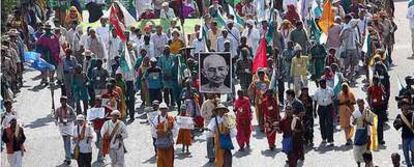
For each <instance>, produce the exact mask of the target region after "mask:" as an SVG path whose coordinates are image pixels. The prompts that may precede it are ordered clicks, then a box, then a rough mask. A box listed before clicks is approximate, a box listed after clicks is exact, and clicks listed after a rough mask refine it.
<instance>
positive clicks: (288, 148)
mask: <svg viewBox="0 0 414 167" xmlns="http://www.w3.org/2000/svg"><path fill="white" fill-rule="evenodd" d="M292 150H293V137H292V136H289V137H283V139H282V151H283V152H284V153H286V154H289V153H291V152H292Z"/></svg>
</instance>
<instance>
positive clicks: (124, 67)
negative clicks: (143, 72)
mask: <svg viewBox="0 0 414 167" xmlns="http://www.w3.org/2000/svg"><path fill="white" fill-rule="evenodd" d="M119 64H120V65H119V67H120V68H121V71H122V72H123V73H126V72H129V71H130V70H133V68H134V66H132V63H131V58H130V57H129V52H128V48H127V44H126V42H124V47H122V52H121V61H120V63H119Z"/></svg>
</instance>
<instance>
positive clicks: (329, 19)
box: [318, 0, 335, 34]
mask: <svg viewBox="0 0 414 167" xmlns="http://www.w3.org/2000/svg"><path fill="white" fill-rule="evenodd" d="M334 19H335V14H334V12H333V10H332V4H331V1H330V0H326V1H325V4H323V12H322V16H321V19H320V20H319V21H318V25H319V27H320V28H321V30H322V32H324V33H325V34H328V30H329V28H331V26H332V25H333V23H334Z"/></svg>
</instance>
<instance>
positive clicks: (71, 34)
mask: <svg viewBox="0 0 414 167" xmlns="http://www.w3.org/2000/svg"><path fill="white" fill-rule="evenodd" d="M75 34H76V30H74V29H73V28H71V29H69V31H68V32H67V33H66V39H67V42H68V43H69V44H72V42H73V38H74V36H75Z"/></svg>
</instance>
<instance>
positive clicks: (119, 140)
mask: <svg viewBox="0 0 414 167" xmlns="http://www.w3.org/2000/svg"><path fill="white" fill-rule="evenodd" d="M111 116H112V118H111V120H108V121H106V122H105V123H104V124H103V126H102V129H101V134H103V139H102V140H103V143H102V147H103V148H102V151H103V153H104V155H105V154H106V153H108V152H109V157H110V158H111V164H112V167H124V166H125V165H124V164H125V159H124V154H125V152H126V150H125V146H124V140H125V138H127V137H128V133H127V130H126V125H125V124H124V122H122V121H121V120H119V119H118V118H119V117H120V116H121V112H119V111H118V110H114V111H112V112H111Z"/></svg>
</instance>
